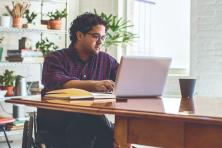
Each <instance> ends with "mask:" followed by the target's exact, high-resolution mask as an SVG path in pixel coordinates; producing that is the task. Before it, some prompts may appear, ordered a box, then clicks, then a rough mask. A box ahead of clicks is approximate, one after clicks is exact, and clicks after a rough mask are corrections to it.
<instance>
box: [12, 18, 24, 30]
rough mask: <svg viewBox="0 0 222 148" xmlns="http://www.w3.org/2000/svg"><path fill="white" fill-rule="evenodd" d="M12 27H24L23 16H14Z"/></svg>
mask: <svg viewBox="0 0 222 148" xmlns="http://www.w3.org/2000/svg"><path fill="white" fill-rule="evenodd" d="M12 27H15V28H22V18H21V17H13V19H12Z"/></svg>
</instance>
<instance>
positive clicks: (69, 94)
mask: <svg viewBox="0 0 222 148" xmlns="http://www.w3.org/2000/svg"><path fill="white" fill-rule="evenodd" d="M45 98H46V99H73V100H80V99H81V100H82V99H87V100H88V99H93V98H94V96H93V95H92V94H91V93H90V92H88V91H86V90H83V89H77V88H68V89H58V90H53V91H49V92H47V93H46V95H45Z"/></svg>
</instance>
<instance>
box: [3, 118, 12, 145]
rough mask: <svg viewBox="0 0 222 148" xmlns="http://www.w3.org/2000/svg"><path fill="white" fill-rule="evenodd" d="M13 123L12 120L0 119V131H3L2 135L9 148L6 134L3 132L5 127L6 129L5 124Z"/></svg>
mask: <svg viewBox="0 0 222 148" xmlns="http://www.w3.org/2000/svg"><path fill="white" fill-rule="evenodd" d="M14 121H15V119H14V118H6V117H0V131H3V133H4V135H5V139H6V142H7V144H8V147H9V148H11V145H10V143H9V140H8V137H7V134H6V132H5V127H6V124H7V123H12V122H14Z"/></svg>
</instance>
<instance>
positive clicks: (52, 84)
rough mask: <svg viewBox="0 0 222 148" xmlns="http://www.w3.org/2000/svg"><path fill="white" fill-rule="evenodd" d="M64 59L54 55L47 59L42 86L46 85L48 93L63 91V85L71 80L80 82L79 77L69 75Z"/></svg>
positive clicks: (44, 65)
mask: <svg viewBox="0 0 222 148" xmlns="http://www.w3.org/2000/svg"><path fill="white" fill-rule="evenodd" d="M63 58H64V57H63ZM63 58H62V57H60V56H58V55H57V56H55V55H53V54H52V55H50V56H48V57H46V58H45V61H44V64H43V73H42V84H43V85H44V88H45V91H46V92H47V91H50V90H55V89H61V88H62V85H63V84H64V83H66V82H67V81H69V80H78V78H77V77H73V76H70V75H69V72H68V70H67V68H66V67H65V64H64V63H63V62H64V61H63V60H62V59H63Z"/></svg>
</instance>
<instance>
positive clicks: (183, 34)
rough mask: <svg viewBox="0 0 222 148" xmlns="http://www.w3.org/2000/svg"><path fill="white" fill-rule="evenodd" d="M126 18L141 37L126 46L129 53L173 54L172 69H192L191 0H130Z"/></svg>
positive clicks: (170, 55) (186, 70) (167, 55)
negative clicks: (190, 60) (190, 61)
mask: <svg viewBox="0 0 222 148" xmlns="http://www.w3.org/2000/svg"><path fill="white" fill-rule="evenodd" d="M127 18H128V19H130V20H131V21H132V23H133V24H134V27H133V28H132V30H131V31H133V32H134V33H136V34H138V36H139V38H137V39H136V40H135V42H134V43H133V44H132V45H131V46H130V47H128V48H127V50H126V55H143V56H144V55H147V56H166V57H172V65H171V71H173V72H174V73H175V72H179V73H183V74H185V73H186V74H187V73H188V72H189V58H190V56H189V53H190V1H189V0H185V1H178V0H156V1H155V3H154V2H150V1H148V0H127Z"/></svg>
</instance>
